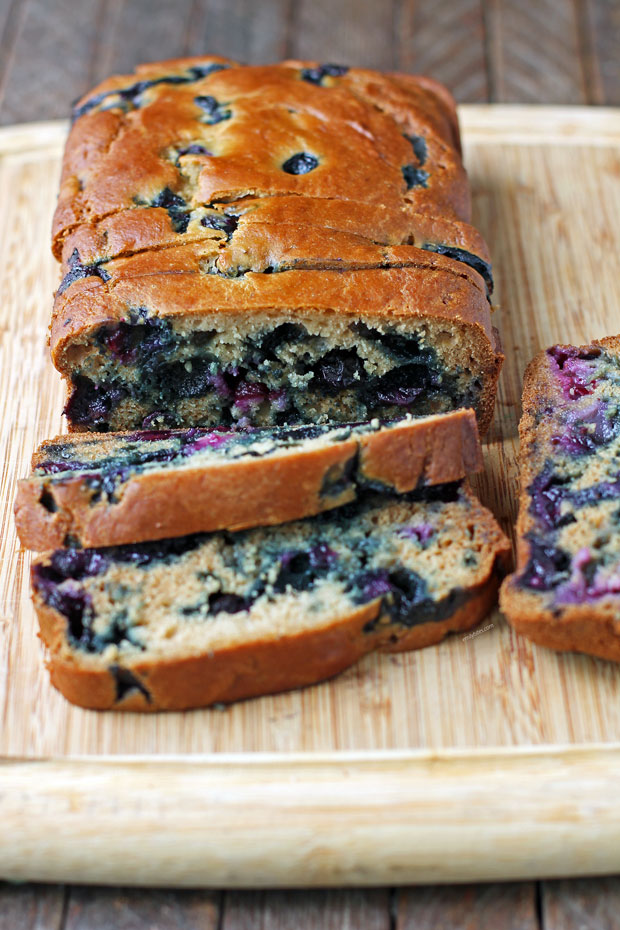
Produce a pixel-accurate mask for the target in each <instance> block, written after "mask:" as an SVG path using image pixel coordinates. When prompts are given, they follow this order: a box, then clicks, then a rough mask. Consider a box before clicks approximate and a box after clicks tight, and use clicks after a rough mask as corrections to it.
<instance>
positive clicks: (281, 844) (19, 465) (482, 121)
mask: <svg viewBox="0 0 620 930" xmlns="http://www.w3.org/2000/svg"><path fill="white" fill-rule="evenodd" d="M461 119H462V126H463V130H464V141H465V159H466V164H467V167H468V170H469V173H470V177H471V182H472V187H473V193H474V221H475V222H476V224H477V225H478V226H479V227H480V229H481V230H482V232H483V234H484V235H485V236H486V238H487V240H488V242H489V244H490V247H491V252H492V255H493V259H494V268H495V276H496V281H497V290H496V294H495V300H496V303H497V304H498V309H497V313H496V325H498V326H499V328H500V332H501V334H502V339H503V343H504V349H505V353H506V363H505V367H504V371H503V374H502V379H501V384H500V391H499V395H498V401H497V408H496V416H495V423H494V426H493V427H492V429H491V431H490V434H489V436H488V437H487V445H486V451H485V455H486V465H487V468H486V471H485V475H484V476H483V477H481V478H479V479H478V480H477V482H476V486H477V488H478V490H479V492H480V494H481V496H482V498H483V500H484V502H485V503H487V504H488V506H490V507H491V508H492V509H493V511H494V512H495V514H496V515H497V516H498V518H499V519H500V521H501V522H502V524H503V526H504V527H505V528H506V529H507V531H509V532H510V531H511V526H512V523H513V521H514V517H515V511H516V489H517V471H516V452H517V438H516V437H517V423H518V417H519V413H520V409H519V399H520V387H521V376H522V372H523V369H524V367H525V365H526V363H527V361H528V360H529V358H530V357H531V356H532V355H533V354H534V353H535V352H536V351H538V349H539V348H541V347H543V346H545V345H548V344H550V343H552V342H556V341H562V342H584V341H588V340H590V339H591V338H594V337H600V336H604V335H608V334H612V333H617V332H620V248H619V246H620V111H616V110H608V109H596V110H594V109H586V108H582V109H579V108H570V109H568V108H548V107H544V108H543V107H540V108H535V107H510V106H467V107H462V108H461ZM65 133H66V126H65V125H64V124H61V123H45V124H37V125H31V126H24V127H12V128H9V129H4V130H0V205H1V209H0V256H1V258H2V261H1V262H0V301H1V302H0V398H1V403H2V409H3V417H2V421H1V422H0V435H1V443H0V446H1V449H2V469H1V473H0V532H1V538H0V757H1V758H0V824H2V827H1V828H0V877H5V878H18V879H24V878H29V879H42V880H67V879H69V880H72V881H76V880H78V881H79V880H83V881H102V882H103V881H108V882H123V883H124V884H128V883H132V882H134V883H141V884H149V883H150V884H158V883H162V884H168V885H170V884H187V885H205V884H210V885H216V886H217V885H220V886H221V885H228V886H231V885H246V886H250V885H252V886H256V885H260V884H266V885H271V886H274V885H295V884H297V885H299V884H303V885H308V884H343V883H363V884H371V883H375V882H388V883H393V884H395V883H404V882H410V881H424V882H427V881H452V880H459V879H462V880H475V879H478V880H480V879H492V878H500V877H525V876H541V875H561V874H567V873H574V874H576V873H581V874H587V873H590V874H594V873H597V872H599V873H600V872H603V871H620V792H618V790H617V786H618V784H619V783H620V782H619V778H620V699H619V695H620V667H618V666H616V665H613V664H611V663H606V662H603V661H599V660H595V659H592V658H588V657H585V656H577V655H557V654H555V653H552V652H549V651H546V650H543V649H538V648H536V647H534V646H532V645H531V644H529V643H528V642H527V641H525V640H523V639H522V638H520V637H518V636H516V635H515V634H514V633H513V632H512V631H511V630H510V629H509V628H508V626H507V624H506V622H505V621H504V620H503V618H502V617H501V615H500V614H499V613H498V612H496V613H495V614H493V615H491V616H490V617H489V618H488V620H487V621H485V622H484V623H483V624H481V626H480V627H479V628H478V630H477V631H476V633H475V635H463V634H457V635H454V636H452V637H451V638H450V639H449V640H448V641H446V642H445V643H443V644H441V645H440V646H437V647H433V648H430V649H426V650H423V651H421V652H414V653H410V654H402V655H395V656H370V657H368V658H366V659H365V660H363V661H362V662H361V663H360V664H359V665H358V666H357V667H355V668H353V669H351V670H349V671H348V672H345V673H344V674H343V675H341V676H340V677H339V678H338V679H336V680H334V681H332V682H328V683H325V684H322V685H318V686H316V687H312V688H308V689H306V690H303V691H296V692H292V693H289V694H284V695H278V696H274V697H265V698H261V699H257V700H253V701H247V702H243V703H240V704H237V705H234V706H231V707H228V708H225V709H212V710H204V711H193V712H189V713H184V714H179V713H174V714H172V713H171V714H159V715H153V716H146V715H144V716H142V715H132V714H125V715H121V714H114V713H108V714H98V713H94V712H89V711H83V710H79V709H77V708H73V707H71V706H70V705H69V704H67V703H66V702H65V701H64V699H63V698H62V697H60V695H59V694H57V693H56V692H55V691H53V690H52V689H51V687H50V685H49V683H48V679H47V674H46V672H45V670H44V666H43V655H42V650H41V648H40V646H39V643H38V640H37V638H36V623H35V617H34V612H33V610H32V608H31V605H30V600H29V592H28V567H29V557H28V555H27V554H26V553H24V552H21V551H20V550H19V548H18V545H17V541H16V537H15V533H14V528H13V522H12V513H11V508H12V499H13V495H14V483H15V480H16V478H18V477H20V476H23V475H25V474H26V473H27V471H28V467H29V459H30V455H31V453H32V450H33V448H34V446H35V445H36V444H37V443H38V442H40V441H41V440H42V439H44V438H46V437H49V436H52V435H54V434H55V433H57V432H59V431H61V429H62V422H61V416H60V411H61V409H62V403H63V396H62V394H63V392H62V390H61V386H60V379H59V377H58V376H57V374H56V372H55V371H54V370H53V368H52V366H51V364H50V362H49V361H48V357H47V349H46V347H45V334H46V328H47V324H48V320H49V315H50V309H51V301H52V292H53V290H54V289H55V287H56V286H57V284H58V269H57V266H56V264H55V262H54V261H53V259H52V258H51V255H50V252H49V226H50V219H51V215H52V211H53V208H54V203H55V197H56V190H57V183H58V172H59V162H60V156H61V151H62V146H63V143H64V138H65ZM86 850H87V851H88V855H86V854H85V851H86Z"/></svg>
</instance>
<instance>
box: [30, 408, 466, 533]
mask: <svg viewBox="0 0 620 930" xmlns="http://www.w3.org/2000/svg"><path fill="white" fill-rule="evenodd" d="M481 467H482V456H481V451H480V444H479V441H478V432H477V428H476V418H475V416H474V413H473V411H472V410H458V411H454V412H452V413H446V414H441V415H438V416H433V417H422V418H419V419H413V418H411V417H407V418H405V419H404V420H399V421H397V422H395V423H391V424H381V423H380V422H379V421H378V420H376V421H372V422H370V423H366V424H358V425H349V426H343V427H340V428H334V427H330V426H298V427H288V428H287V427H280V428H278V427H276V428H275V429H246V430H242V429H237V430H232V429H226V428H219V429H216V430H212V431H209V430H204V429H197V428H193V429H189V430H177V431H171V430H157V431H150V432H146V431H139V432H135V433H116V434H114V433H108V434H104V435H93V434H88V436H86V437H85V436H83V435H81V434H75V433H74V434H72V435H70V436H59V437H58V438H57V439H54V440H51V441H49V442H45V443H43V445H42V446H40V447H39V449H38V450H37V452H36V453H35V455H34V458H33V475H32V476H31V477H30V478H28V479H24V480H23V481H20V482H19V484H18V494H17V500H16V504H15V521H16V525H17V531H18V534H19V537H20V539H21V542H22V544H23V545H24V546H27V547H28V548H31V549H37V550H39V551H42V550H46V549H53V548H56V547H57V546H63V545H72V546H81V547H85V546H111V545H118V544H121V543H129V542H141V541H144V540H151V539H162V538H165V537H169V536H183V535H187V534H188V533H196V532H203V531H211V530H219V529H229V530H238V529H245V528H247V527H251V526H267V525H271V524H277V523H284V522H286V521H288V520H297V519H301V518H302V517H307V516H312V515H314V514H316V513H319V512H321V511H323V510H330V509H332V508H334V507H339V506H342V505H343V504H346V503H349V502H350V501H352V500H354V499H355V498H356V497H357V496H358V495H359V494H361V493H362V492H364V491H366V490H368V489H369V488H373V489H375V490H377V489H382V490H386V491H392V492H395V493H403V492H407V491H411V490H413V489H414V488H418V487H423V486H430V485H434V484H439V483H445V482H450V481H458V480H460V479H461V478H463V477H465V475H467V474H468V473H471V472H473V471H478V470H479V469H480V468H481Z"/></svg>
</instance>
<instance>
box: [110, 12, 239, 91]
mask: <svg viewBox="0 0 620 930" xmlns="http://www.w3.org/2000/svg"><path fill="white" fill-rule="evenodd" d="M233 6H234V4H233ZM193 7H194V2H193V0H175V2H174V3H170V2H169V0H149V3H148V4H145V3H143V2H138V3H136V2H135V0H107V2H106V3H104V4H103V5H102V7H101V9H100V11H99V23H98V35H97V42H96V46H95V49H94V61H93V66H92V77H93V82H98V81H102V80H104V78H106V77H108V76H109V75H110V74H124V73H126V72H129V73H130V72H131V71H133V69H134V67H135V66H136V65H137V64H139V63H140V62H142V61H153V60H157V59H160V60H161V59H165V58H177V57H180V56H182V55H185V54H187V48H188V45H189V29H190V20H191V13H192V9H193Z"/></svg>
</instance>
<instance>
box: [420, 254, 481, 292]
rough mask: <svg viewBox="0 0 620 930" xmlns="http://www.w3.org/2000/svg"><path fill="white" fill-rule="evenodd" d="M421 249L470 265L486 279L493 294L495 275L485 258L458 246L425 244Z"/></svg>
mask: <svg viewBox="0 0 620 930" xmlns="http://www.w3.org/2000/svg"><path fill="white" fill-rule="evenodd" d="M421 248H422V249H425V250H426V251H427V252H436V253H437V255H445V256H446V257H447V258H452V259H454V261H456V262H463V264H464V265H469V267H470V268H473V269H474V271H477V272H478V274H479V275H480V276H481V277H482V278H483V279H484V282H485V284H486V286H487V290H488V292H489V294H492V293H493V273H492V270H491V266H490V265H489V263H488V262H485V260H484V259H483V258H480V256H479V255H475V254H474V253H473V252H468V251H467V249H459V248H457V247H456V246H453V245H443V244H441V243H438V242H425V243H424V245H422V246H421Z"/></svg>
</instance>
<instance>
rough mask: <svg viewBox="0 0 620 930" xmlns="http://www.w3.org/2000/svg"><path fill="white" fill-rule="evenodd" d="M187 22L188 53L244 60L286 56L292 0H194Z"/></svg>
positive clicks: (275, 59) (272, 59) (252, 60)
mask: <svg viewBox="0 0 620 930" xmlns="http://www.w3.org/2000/svg"><path fill="white" fill-rule="evenodd" d="M193 6H194V8H193V11H192V15H191V17H190V19H189V20H188V23H187V50H188V53H189V54H191V55H202V54H204V53H212V54H218V55H227V56H229V57H230V58H235V59H237V60H238V61H243V62H247V63H248V64H254V63H261V62H269V61H277V60H278V59H280V58H284V57H286V55H287V53H288V51H287V48H288V46H287V43H288V40H289V36H290V22H291V10H292V7H293V0H267V2H266V3H264V2H263V3H256V2H255V0H233V2H229V0H195V2H194V5H193Z"/></svg>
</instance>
